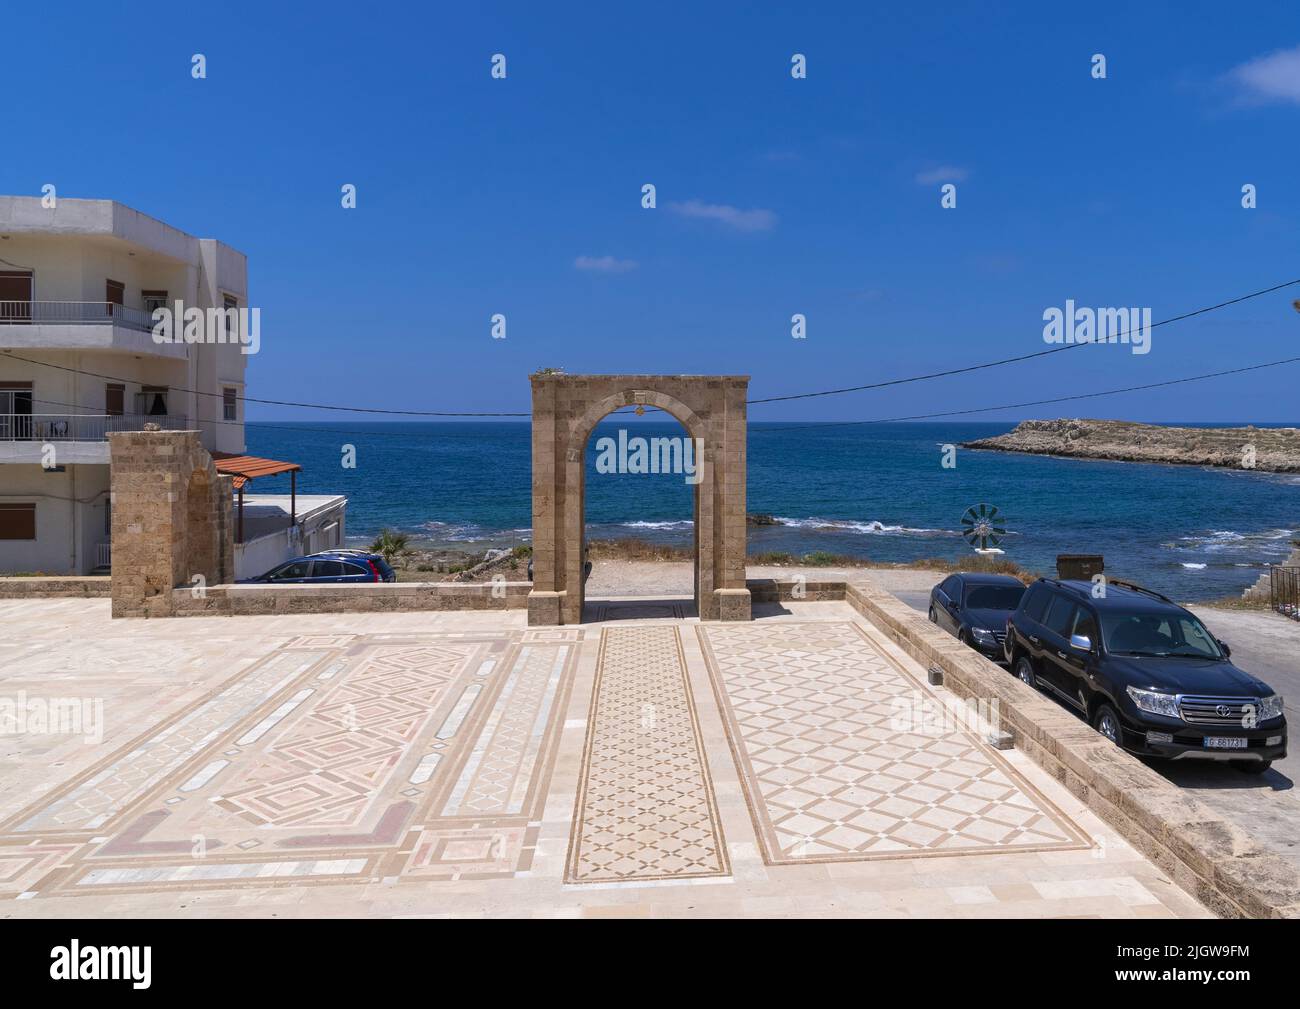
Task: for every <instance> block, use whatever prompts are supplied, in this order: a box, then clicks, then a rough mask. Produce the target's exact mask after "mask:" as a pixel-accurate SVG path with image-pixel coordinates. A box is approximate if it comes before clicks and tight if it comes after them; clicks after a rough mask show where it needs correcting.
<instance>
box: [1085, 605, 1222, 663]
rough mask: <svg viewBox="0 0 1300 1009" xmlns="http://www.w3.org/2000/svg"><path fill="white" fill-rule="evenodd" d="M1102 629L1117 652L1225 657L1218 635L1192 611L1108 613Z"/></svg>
mask: <svg viewBox="0 0 1300 1009" xmlns="http://www.w3.org/2000/svg"><path fill="white" fill-rule="evenodd" d="M1101 629H1102V633H1103V634H1104V635H1105V638H1106V649H1107V650H1108V651H1110V652H1112V653H1113V654H1115V655H1148V656H1161V657H1163V656H1168V655H1178V656H1186V657H1188V658H1203V659H1220V658H1222V657H1223V653H1222V651H1220V649H1219V646H1218V644H1217V642H1215V640H1214V636H1213V635H1212V634H1210V632H1209V631H1208V630H1206V628H1205V625H1204V624H1203V623H1201V622H1200V621H1199V620H1197V619H1196V618H1195V617H1194V616H1192V615H1191V614H1190V613H1183V614H1181V615H1179V614H1170V613H1107V614H1103V616H1102V618H1101Z"/></svg>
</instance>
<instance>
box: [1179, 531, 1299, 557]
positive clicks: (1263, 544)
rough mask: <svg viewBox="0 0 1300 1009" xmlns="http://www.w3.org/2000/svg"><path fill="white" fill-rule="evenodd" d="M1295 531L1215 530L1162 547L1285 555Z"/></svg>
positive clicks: (1182, 538) (1211, 551) (1184, 537)
mask: <svg viewBox="0 0 1300 1009" xmlns="http://www.w3.org/2000/svg"><path fill="white" fill-rule="evenodd" d="M1294 533H1295V530H1293V529H1267V530H1261V531H1259V532H1252V533H1243V532H1238V531H1237V530H1235V529H1215V530H1212V531H1210V532H1208V533H1199V534H1195V535H1191V536H1180V537H1178V539H1176V540H1173V541H1171V542H1168V543H1162V544H1161V546H1163V547H1165V548H1167V549H1169V550H1202V551H1205V552H1206V553H1219V552H1221V551H1224V550H1257V551H1260V552H1263V553H1280V554H1284V553H1287V552H1288V551H1289V550H1290V541H1291V537H1292V536H1293V535H1294Z"/></svg>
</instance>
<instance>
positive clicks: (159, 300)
mask: <svg viewBox="0 0 1300 1009" xmlns="http://www.w3.org/2000/svg"><path fill="white" fill-rule="evenodd" d="M140 300H141V301H143V302H144V311H145V315H147V316H149V318H150V319H152V318H153V310H154V309H155V308H166V307H167V292H166V291H141V292H140ZM177 321H179V320H177Z"/></svg>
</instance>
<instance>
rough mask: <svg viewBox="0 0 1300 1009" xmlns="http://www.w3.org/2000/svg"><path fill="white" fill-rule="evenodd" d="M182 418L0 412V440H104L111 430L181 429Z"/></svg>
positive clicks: (137, 415) (175, 416)
mask: <svg viewBox="0 0 1300 1009" xmlns="http://www.w3.org/2000/svg"><path fill="white" fill-rule="evenodd" d="M185 420H186V418H185V417H183V416H178V415H176V414H165V415H153V416H151V415H148V414H137V413H128V414H122V415H120V416H108V415H99V414H88V413H0V441H40V442H46V441H104V440H105V439H106V438H107V437H108V436H109V435H110V434H111V433H113V432H114V431H143V430H144V429H145V425H146V424H157V425H158V429H159V430H160V431H184V430H186V426H185Z"/></svg>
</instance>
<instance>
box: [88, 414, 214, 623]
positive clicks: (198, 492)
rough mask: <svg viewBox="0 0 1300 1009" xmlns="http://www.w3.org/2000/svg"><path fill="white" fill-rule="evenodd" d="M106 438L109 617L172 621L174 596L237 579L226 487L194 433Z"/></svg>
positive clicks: (142, 433)
mask: <svg viewBox="0 0 1300 1009" xmlns="http://www.w3.org/2000/svg"><path fill="white" fill-rule="evenodd" d="M108 438H109V458H110V465H111V470H110V473H111V477H110V479H111V484H110V486H111V492H112V500H113V513H112V522H113V525H112V543H113V574H112V600H113V616H114V617H163V616H171V614H172V612H173V611H172V589H174V588H176V587H178V586H190V585H193V584H195V576H201V577H202V579H203V581H202V583H201V584H203V585H207V586H211V585H219V584H222V583H223V582H228V581H232V580H233V578H234V540H233V530H232V525H231V518H230V509H231V482H230V478H228V477H227V478H222V477H221V476H220V475H219V474H218V473H217V470H216V467H215V466H214V465H213V463H212V457H211V456H210V455H209V454H208V452H207V450H206V449H204V448H203V446H202V444H201V443H200V441H199V432H197V431H129V432H115V433H112V434H110V435H109V436H108Z"/></svg>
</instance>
